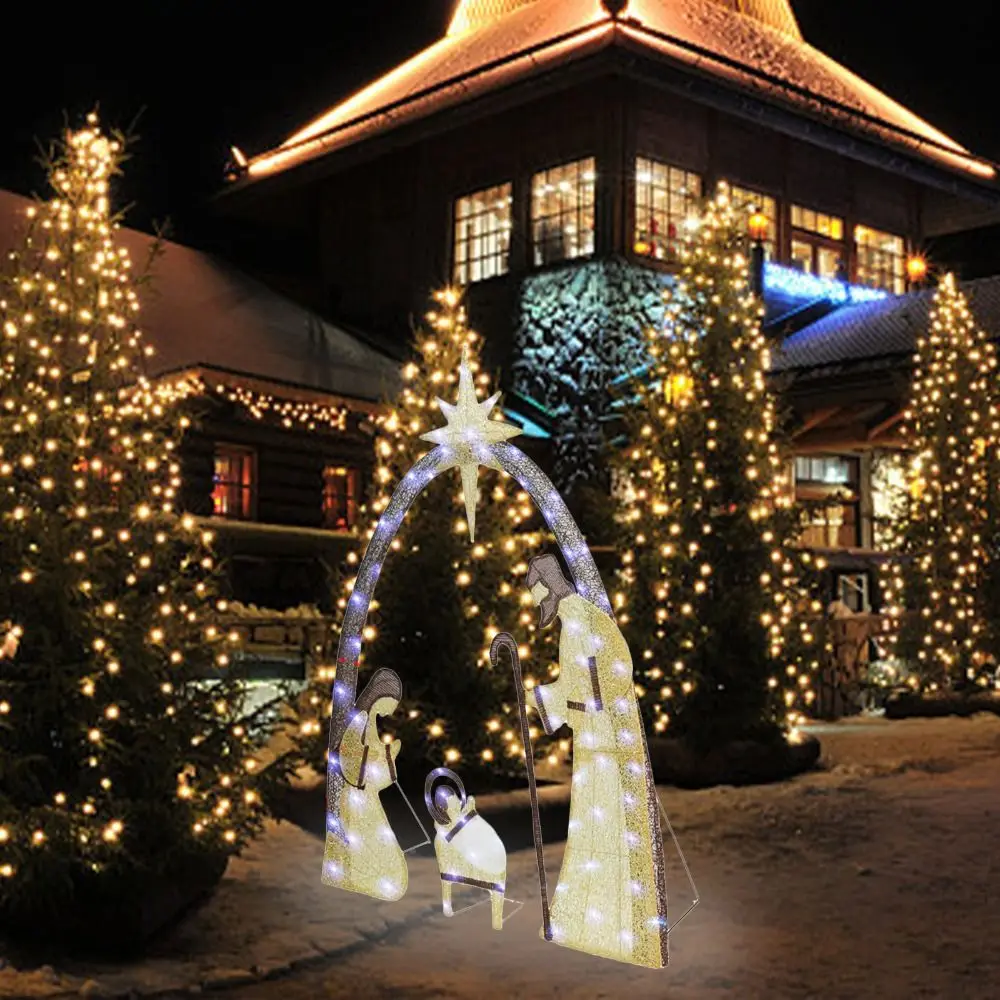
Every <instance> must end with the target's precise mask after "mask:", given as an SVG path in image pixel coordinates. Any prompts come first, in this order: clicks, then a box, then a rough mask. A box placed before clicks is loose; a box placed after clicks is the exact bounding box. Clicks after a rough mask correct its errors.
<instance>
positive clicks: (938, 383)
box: [885, 274, 1000, 687]
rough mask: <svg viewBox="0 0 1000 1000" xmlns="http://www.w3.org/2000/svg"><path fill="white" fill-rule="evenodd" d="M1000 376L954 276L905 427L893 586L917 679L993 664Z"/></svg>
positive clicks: (943, 292)
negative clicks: (904, 481)
mask: <svg viewBox="0 0 1000 1000" xmlns="http://www.w3.org/2000/svg"><path fill="white" fill-rule="evenodd" d="M996 380H997V354H996V349H995V347H994V345H993V344H992V342H991V341H990V339H989V337H988V336H987V335H986V333H985V332H984V331H983V330H982V328H981V327H979V326H978V325H977V324H976V321H975V319H974V317H973V316H972V313H971V311H970V310H969V305H968V302H967V301H966V298H965V296H964V295H963V294H962V292H961V291H960V290H959V288H958V286H957V284H956V282H955V278H954V275H951V274H949V275H946V276H945V277H944V278H943V279H942V281H941V283H940V285H939V287H938V289H937V292H936V293H935V296H934V301H933V304H932V307H931V313H930V322H929V327H928V329H927V330H926V332H924V333H923V334H922V335H921V336H920V338H919V339H918V341H917V353H916V357H915V359H914V375H913V383H912V387H911V390H910V399H909V403H908V405H907V408H906V410H905V412H904V424H903V427H904V435H905V437H906V441H907V445H908V448H909V454H910V460H909V466H908V486H909V490H908V495H907V496H906V497H905V498H904V503H903V510H902V512H901V517H900V519H899V523H898V525H897V529H898V533H897V539H896V542H897V548H898V551H899V554H900V558H899V559H898V560H895V561H894V562H893V563H892V564H891V568H890V572H889V574H888V580H887V585H886V595H885V596H886V603H887V605H888V611H889V616H890V622H891V623H892V625H893V626H894V631H895V636H896V640H897V643H896V645H897V653H898V655H899V656H900V657H901V658H902V659H903V660H904V662H906V663H908V664H910V666H911V667H912V668H914V670H915V673H914V675H913V677H914V682H915V683H916V684H918V685H927V686H933V687H936V686H942V685H950V686H954V687H966V686H969V685H973V684H980V685H985V684H987V683H988V682H989V679H990V678H989V674H990V673H991V672H992V668H991V667H990V666H989V661H990V659H991V655H990V654H991V653H992V654H993V655H995V654H996V652H997V647H996V632H997V623H998V621H1000V611H998V610H997V608H996V606H995V604H994V603H993V600H994V599H995V595H996V591H997V583H996V578H995V570H994V569H993V565H994V564H993V556H994V554H995V553H996V549H997V524H998V519H1000V478H998V471H1000V460H998V446H1000V405H998V404H1000V393H998V390H997V385H996ZM993 668H995V663H994V664H993Z"/></svg>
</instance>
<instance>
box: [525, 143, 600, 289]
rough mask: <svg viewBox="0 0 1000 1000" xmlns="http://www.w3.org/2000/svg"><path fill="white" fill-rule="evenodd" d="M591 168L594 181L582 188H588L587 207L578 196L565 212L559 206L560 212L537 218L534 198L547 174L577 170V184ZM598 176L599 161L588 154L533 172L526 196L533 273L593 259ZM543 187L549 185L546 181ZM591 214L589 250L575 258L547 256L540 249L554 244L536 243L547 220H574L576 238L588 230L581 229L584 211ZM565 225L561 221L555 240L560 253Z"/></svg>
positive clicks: (564, 238) (547, 242)
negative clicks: (539, 182)
mask: <svg viewBox="0 0 1000 1000" xmlns="http://www.w3.org/2000/svg"><path fill="white" fill-rule="evenodd" d="M586 164H590V165H591V169H592V172H593V179H592V180H591V181H589V182H588V181H583V184H589V186H590V189H591V200H590V203H589V205H588V204H587V201H586V198H585V197H583V198H582V199H581V197H580V195H579V194H578V195H577V197H576V204H575V206H574V207H571V208H570V209H568V210H565V209H563V208H562V207H561V206H560V210H559V211H558V212H555V213H549V214H546V215H537V214H536V208H535V206H536V204H537V201H538V194H537V184H538V180H539V178H541V177H545V178H548V176H549V175H550V174H553V173H554V172H556V171H560V170H565V169H567V168H569V167H578V168H579V169H578V172H577V173H578V181H579V180H581V179H582V177H583V175H584V173H585V165H586ZM599 176H600V172H599V170H598V159H597V155H596V154H595V153H591V154H589V155H585V156H578V157H576V158H574V159H570V160H561V161H559V162H557V163H553V164H551V165H550V166H546V167H541V168H539V169H538V170H533V171H532V172H531V177H530V181H529V195H528V233H529V246H530V266H531V267H532V268H533V269H535V270H538V269H541V268H546V267H551V266H554V265H559V264H566V263H569V262H571V261H576V260H587V259H589V258H591V257H593V256H594V255H595V254H596V252H597V235H598V234H597V196H598V192H597V182H598V179H599ZM546 183H548V181H547V180H546ZM578 190H580V191H583V190H585V189H584V187H583V186H581V187H580V188H578ZM588 208H589V210H590V216H591V227H590V230H589V233H590V247H589V249H587V250H581V251H579V252H577V253H574V254H566V253H565V252H563V253H562V254H561V255H560V256H551V257H550V256H548V255H547V254H546V253H545V252H544V250H543V249H542V248H543V247H545V246H549V245H552V244H554V242H555V240H554V239H552V238H549V239H548V240H544V241H543V240H541V239H539V225H540V224H541V223H544V222H546V221H547V220H551V219H556V220H565V219H567V218H571V217H573V216H575V220H576V223H577V234H578V236H579V234H580V233H585V232H587V230H586V229H585V228H584V227H583V226H582V225H581V223H582V219H583V217H584V216H585V215H586V213H587V210H588ZM564 226H565V222H564V221H560V224H559V235H558V239H559V241H560V242H561V243H562V244H563V249H565V244H566V230H565V228H564Z"/></svg>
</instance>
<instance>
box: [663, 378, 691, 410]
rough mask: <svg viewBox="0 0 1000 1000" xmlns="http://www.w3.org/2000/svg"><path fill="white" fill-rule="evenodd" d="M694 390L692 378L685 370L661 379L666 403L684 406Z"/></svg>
mask: <svg viewBox="0 0 1000 1000" xmlns="http://www.w3.org/2000/svg"><path fill="white" fill-rule="evenodd" d="M693 391H694V379H693V378H691V376H690V375H688V374H686V373H685V372H677V373H675V374H674V375H670V376H668V377H667V378H665V379H664V380H663V395H664V396H665V397H666V400H667V402H668V403H670V404H672V405H675V406H684V405H685V404H686V403H687V401H688V399H689V398H690V396H691V393H692V392H693Z"/></svg>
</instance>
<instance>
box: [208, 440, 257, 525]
mask: <svg viewBox="0 0 1000 1000" xmlns="http://www.w3.org/2000/svg"><path fill="white" fill-rule="evenodd" d="M227 451H229V452H230V453H231V454H230V455H229V456H228V457H230V458H233V457H237V456H238V457H239V458H240V459H241V460H248V466H247V468H248V469H249V480H250V482H249V483H248V484H246V485H242V484H240V483H239V482H231V481H226V482H225V483H222V482H220V481H219V480H218V479H217V478H216V477H217V475H218V472H217V469H218V465H217V463H218V461H219V459H220V457H223V456H224V453H225V452H227ZM258 482H259V480H258V455H257V449H256V448H255V447H254V446H253V445H248V444H242V443H240V442H238V441H215V442H214V443H213V448H212V491H211V493H210V494H209V495H210V497H211V500H212V517H215V518H218V519H219V520H220V521H256V520H257V488H258ZM222 485H226V486H228V487H229V490H230V498H232V496H234V495H238V494H244V493H245V496H242V497H241V502H240V504H239V506H240V510H241V511H242V512H241V513H240V514H233V513H230V512H220V511H219V510H218V509H217V502H216V491H217V490H218V489H219V487H220V486H222Z"/></svg>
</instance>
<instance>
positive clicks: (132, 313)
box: [0, 116, 263, 926]
mask: <svg viewBox="0 0 1000 1000" xmlns="http://www.w3.org/2000/svg"><path fill="white" fill-rule="evenodd" d="M121 157H122V144H121V142H120V140H119V139H117V138H113V137H108V136H106V135H104V134H103V133H102V132H101V129H100V127H99V125H98V123H97V120H96V117H95V116H90V117H89V118H88V121H87V124H86V126H85V127H84V128H81V129H79V130H78V131H75V132H70V133H68V135H67V136H66V138H65V139H64V140H63V141H62V142H60V143H58V144H57V145H56V146H55V147H54V149H53V152H52V159H51V164H50V167H49V181H50V183H51V186H52V188H53V195H52V197H51V199H50V200H49V201H47V202H44V203H38V204H36V205H33V206H32V207H31V208H30V209H29V210H28V220H27V229H26V234H25V237H24V241H23V244H22V246H21V247H20V249H19V250H17V251H15V252H13V253H12V254H11V259H10V261H9V269H8V270H9V273H8V275H7V276H6V278H5V280H4V284H3V295H2V300H0V312H2V318H0V322H2V336H3V354H2V359H0V360H2V364H0V565H2V566H3V567H4V572H3V573H2V574H0V617H2V618H6V619H8V620H9V621H10V622H11V630H10V634H11V635H12V636H15V637H17V638H19V640H20V646H19V649H17V650H16V652H15V651H14V648H13V647H14V645H15V643H14V642H12V641H8V642H6V643H5V652H6V654H7V655H6V656H5V657H4V658H2V659H0V919H3V920H4V921H6V922H7V923H8V924H14V923H18V924H21V925H22V926H28V925H31V924H32V922H33V921H34V922H35V926H37V919H36V918H38V919H40V918H42V917H45V916H46V915H51V914H54V913H61V912H64V911H65V909H66V908H67V907H72V900H73V899H74V897H77V898H79V897H86V898H90V897H91V896H93V895H95V894H96V895H100V896H102V897H104V898H119V897H130V898H136V897H137V896H138V895H139V894H141V893H142V892H144V891H145V888H144V887H145V886H146V885H147V884H148V882H149V880H150V879H151V878H152V877H156V876H160V877H169V876H170V875H171V874H172V873H174V872H176V871H177V870H178V866H179V865H188V864H190V863H192V862H200V861H206V862H208V863H209V865H210V866H211V865H214V862H215V860H216V859H220V858H222V857H225V856H226V855H228V854H231V853H234V852H236V851H238V850H239V849H240V847H241V846H242V845H244V844H245V843H246V842H247V840H248V838H250V837H252V836H253V835H254V833H255V832H256V831H257V830H258V828H259V826H260V822H261V812H260V803H261V795H260V791H259V788H258V779H257V777H256V772H255V769H256V763H255V760H254V757H253V753H254V751H255V749H256V748H257V747H258V745H259V740H260V739H262V738H263V734H262V733H260V732H259V731H258V730H257V728H255V726H254V725H253V724H252V723H253V720H252V719H251V718H248V717H246V716H245V715H244V714H243V710H242V699H241V695H240V690H241V688H240V686H239V685H238V683H237V679H236V678H235V677H234V676H232V675H231V674H230V670H231V669H232V667H231V666H230V664H229V653H228V652H227V649H228V645H229V637H228V636H227V634H226V633H225V631H224V629H223V628H222V627H221V626H220V624H219V621H218V598H217V589H216V581H215V572H216V566H215V562H214V559H213V556H212V551H211V547H210V544H209V543H210V541H211V538H210V534H209V533H208V532H206V531H204V530H203V529H202V528H200V527H199V526H198V524H197V523H196V521H195V520H194V519H193V518H191V517H187V516H184V515H182V514H181V513H180V512H179V511H178V509H177V497H178V490H179V486H180V467H179V464H178V458H177V452H176V446H177V442H178V439H179V436H180V434H181V433H182V432H183V429H184V426H185V425H186V418H184V417H183V415H182V414H181V413H180V412H179V411H177V410H175V409H174V408H173V407H171V406H169V405H168V404H166V403H164V402H163V401H162V400H161V398H160V397H159V396H158V394H157V393H156V391H155V388H154V387H153V386H152V385H151V384H150V383H149V382H148V381H147V380H146V379H145V377H144V375H143V366H144V360H145V357H146V356H147V355H148V353H149V352H150V349H149V348H148V347H146V346H145V345H144V341H143V338H142V334H141V333H140V330H139V328H138V326H137V323H138V321H139V305H140V303H139V295H138V292H137V279H136V275H135V274H134V269H133V266H132V262H131V260H130V259H129V256H128V253H127V251H126V249H125V248H124V247H122V246H121V245H120V244H119V243H118V242H117V239H116V231H117V229H118V219H117V217H116V216H115V215H114V214H113V213H112V210H111V201H110V200H111V190H110V187H111V183H112V181H113V179H114V177H115V175H116V174H117V173H118V169H119V164H120V161H121Z"/></svg>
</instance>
